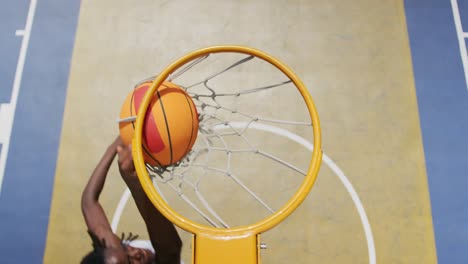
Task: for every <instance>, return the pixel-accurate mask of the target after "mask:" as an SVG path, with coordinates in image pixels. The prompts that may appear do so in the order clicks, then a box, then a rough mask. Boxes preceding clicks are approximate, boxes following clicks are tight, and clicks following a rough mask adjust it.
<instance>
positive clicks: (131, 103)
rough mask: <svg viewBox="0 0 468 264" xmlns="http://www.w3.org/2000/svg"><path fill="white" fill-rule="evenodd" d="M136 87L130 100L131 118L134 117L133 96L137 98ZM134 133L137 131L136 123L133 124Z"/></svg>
mask: <svg viewBox="0 0 468 264" xmlns="http://www.w3.org/2000/svg"><path fill="white" fill-rule="evenodd" d="M135 92H136V87H135V88H133V93H132V98H130V116H133V96H135ZM132 127H133V131H135V122H132Z"/></svg>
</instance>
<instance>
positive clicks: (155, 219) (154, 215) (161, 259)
mask: <svg viewBox="0 0 468 264" xmlns="http://www.w3.org/2000/svg"><path fill="white" fill-rule="evenodd" d="M118 153H119V169H120V174H121V175H122V178H123V179H124V181H125V183H126V184H127V186H128V187H129V189H130V192H131V193H132V196H133V199H134V200H135V204H136V206H137V208H138V211H139V212H140V214H141V216H142V217H143V220H144V221H145V224H146V228H147V230H148V233H149V236H150V239H151V244H152V245H153V247H154V249H155V251H156V260H157V263H161V264H166V263H167V264H175V263H177V264H178V263H180V251H181V248H182V241H181V240H180V237H179V234H178V233H177V230H176V229H175V227H174V225H173V224H172V223H171V222H170V221H169V220H167V219H166V218H165V217H164V216H163V215H162V214H161V213H160V212H159V211H158V210H157V209H156V208H155V207H154V205H153V204H152V203H151V201H150V200H149V199H148V197H147V196H146V194H145V192H144V190H143V188H142V187H141V184H140V182H139V181H138V177H137V175H136V172H135V167H134V165H133V159H132V152H131V148H130V146H127V147H118Z"/></svg>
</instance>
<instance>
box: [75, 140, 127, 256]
mask: <svg viewBox="0 0 468 264" xmlns="http://www.w3.org/2000/svg"><path fill="white" fill-rule="evenodd" d="M119 144H120V139H116V140H115V141H114V142H113V143H112V144H111V145H110V146H109V147H108V148H107V150H106V152H105V153H104V155H103V157H102V158H101V160H100V161H99V163H98V165H97V166H96V168H95V169H94V171H93V173H92V175H91V177H90V178H89V181H88V183H87V185H86V187H85V189H84V191H83V194H82V196H81V210H82V212H83V216H84V219H85V221H86V225H87V226H88V230H89V231H90V232H92V233H93V234H94V235H96V237H97V238H98V239H99V240H100V241H104V243H105V245H106V247H107V248H117V247H121V244H120V239H119V238H118V237H117V236H116V235H115V234H114V233H113V232H112V229H111V226H110V224H109V221H108V219H107V217H106V214H105V213H104V210H103V209H102V207H101V205H100V204H99V196H100V194H101V191H102V189H103V187H104V183H105V181H106V176H107V172H108V171H109V167H110V166H111V164H112V161H113V160H114V158H115V156H116V154H117V146H118V145H119Z"/></svg>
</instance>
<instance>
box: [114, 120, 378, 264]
mask: <svg viewBox="0 0 468 264" xmlns="http://www.w3.org/2000/svg"><path fill="white" fill-rule="evenodd" d="M229 125H230V126H232V127H233V128H245V127H246V126H249V128H253V129H256V130H263V131H268V132H271V133H274V134H277V135H280V136H283V137H286V138H289V139H291V140H293V141H295V142H297V143H299V144H301V145H302V146H304V147H305V148H307V149H309V150H310V151H312V150H313V145H312V143H310V142H309V141H308V140H306V139H304V138H302V137H300V136H298V135H296V134H294V133H291V132H290V131H288V130H285V129H281V128H278V127H274V126H269V125H264V124H258V123H244V122H232V123H229ZM322 160H323V162H325V164H326V165H327V166H328V167H329V168H330V169H331V170H332V171H333V172H334V173H335V174H336V176H338V178H339V179H340V181H341V183H342V184H343V186H344V187H345V188H346V190H347V191H348V193H349V195H350V196H351V199H352V200H353V203H354V206H355V207H356V210H357V212H358V214H359V217H360V219H361V223H362V227H363V229H364V234H365V237H366V241H367V252H368V257H369V264H375V263H377V257H376V250H375V243H374V236H373V235H372V228H371V225H370V223H369V219H368V218H367V215H366V211H365V209H364V206H363V204H362V202H361V200H360V199H359V195H358V194H357V192H356V190H355V189H354V187H353V185H352V184H351V182H350V181H349V179H348V178H347V177H346V175H345V174H344V172H343V171H342V170H341V169H340V168H339V167H338V165H336V163H334V162H333V160H332V159H331V158H330V157H328V156H327V154H325V152H324V153H323V157H322ZM129 193H130V192H129V191H128V189H127V190H125V192H124V193H123V195H122V198H121V199H120V201H119V203H118V205H117V210H116V212H115V213H114V215H113V217H112V230H113V231H114V232H115V231H116V230H117V226H118V223H119V221H120V217H121V215H122V213H123V209H124V207H125V204H126V203H127V200H128V198H129Z"/></svg>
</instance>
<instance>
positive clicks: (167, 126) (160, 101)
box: [157, 91, 172, 164]
mask: <svg viewBox="0 0 468 264" xmlns="http://www.w3.org/2000/svg"><path fill="white" fill-rule="evenodd" d="M157 94H158V101H159V104H160V105H161V110H162V112H163V116H164V123H166V131H167V138H168V139H169V151H170V153H171V160H170V162H169V164H172V140H171V132H170V131H169V123H168V122H167V116H166V111H165V110H164V104H163V100H162V97H161V94H160V93H159V91H158V92H157Z"/></svg>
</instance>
